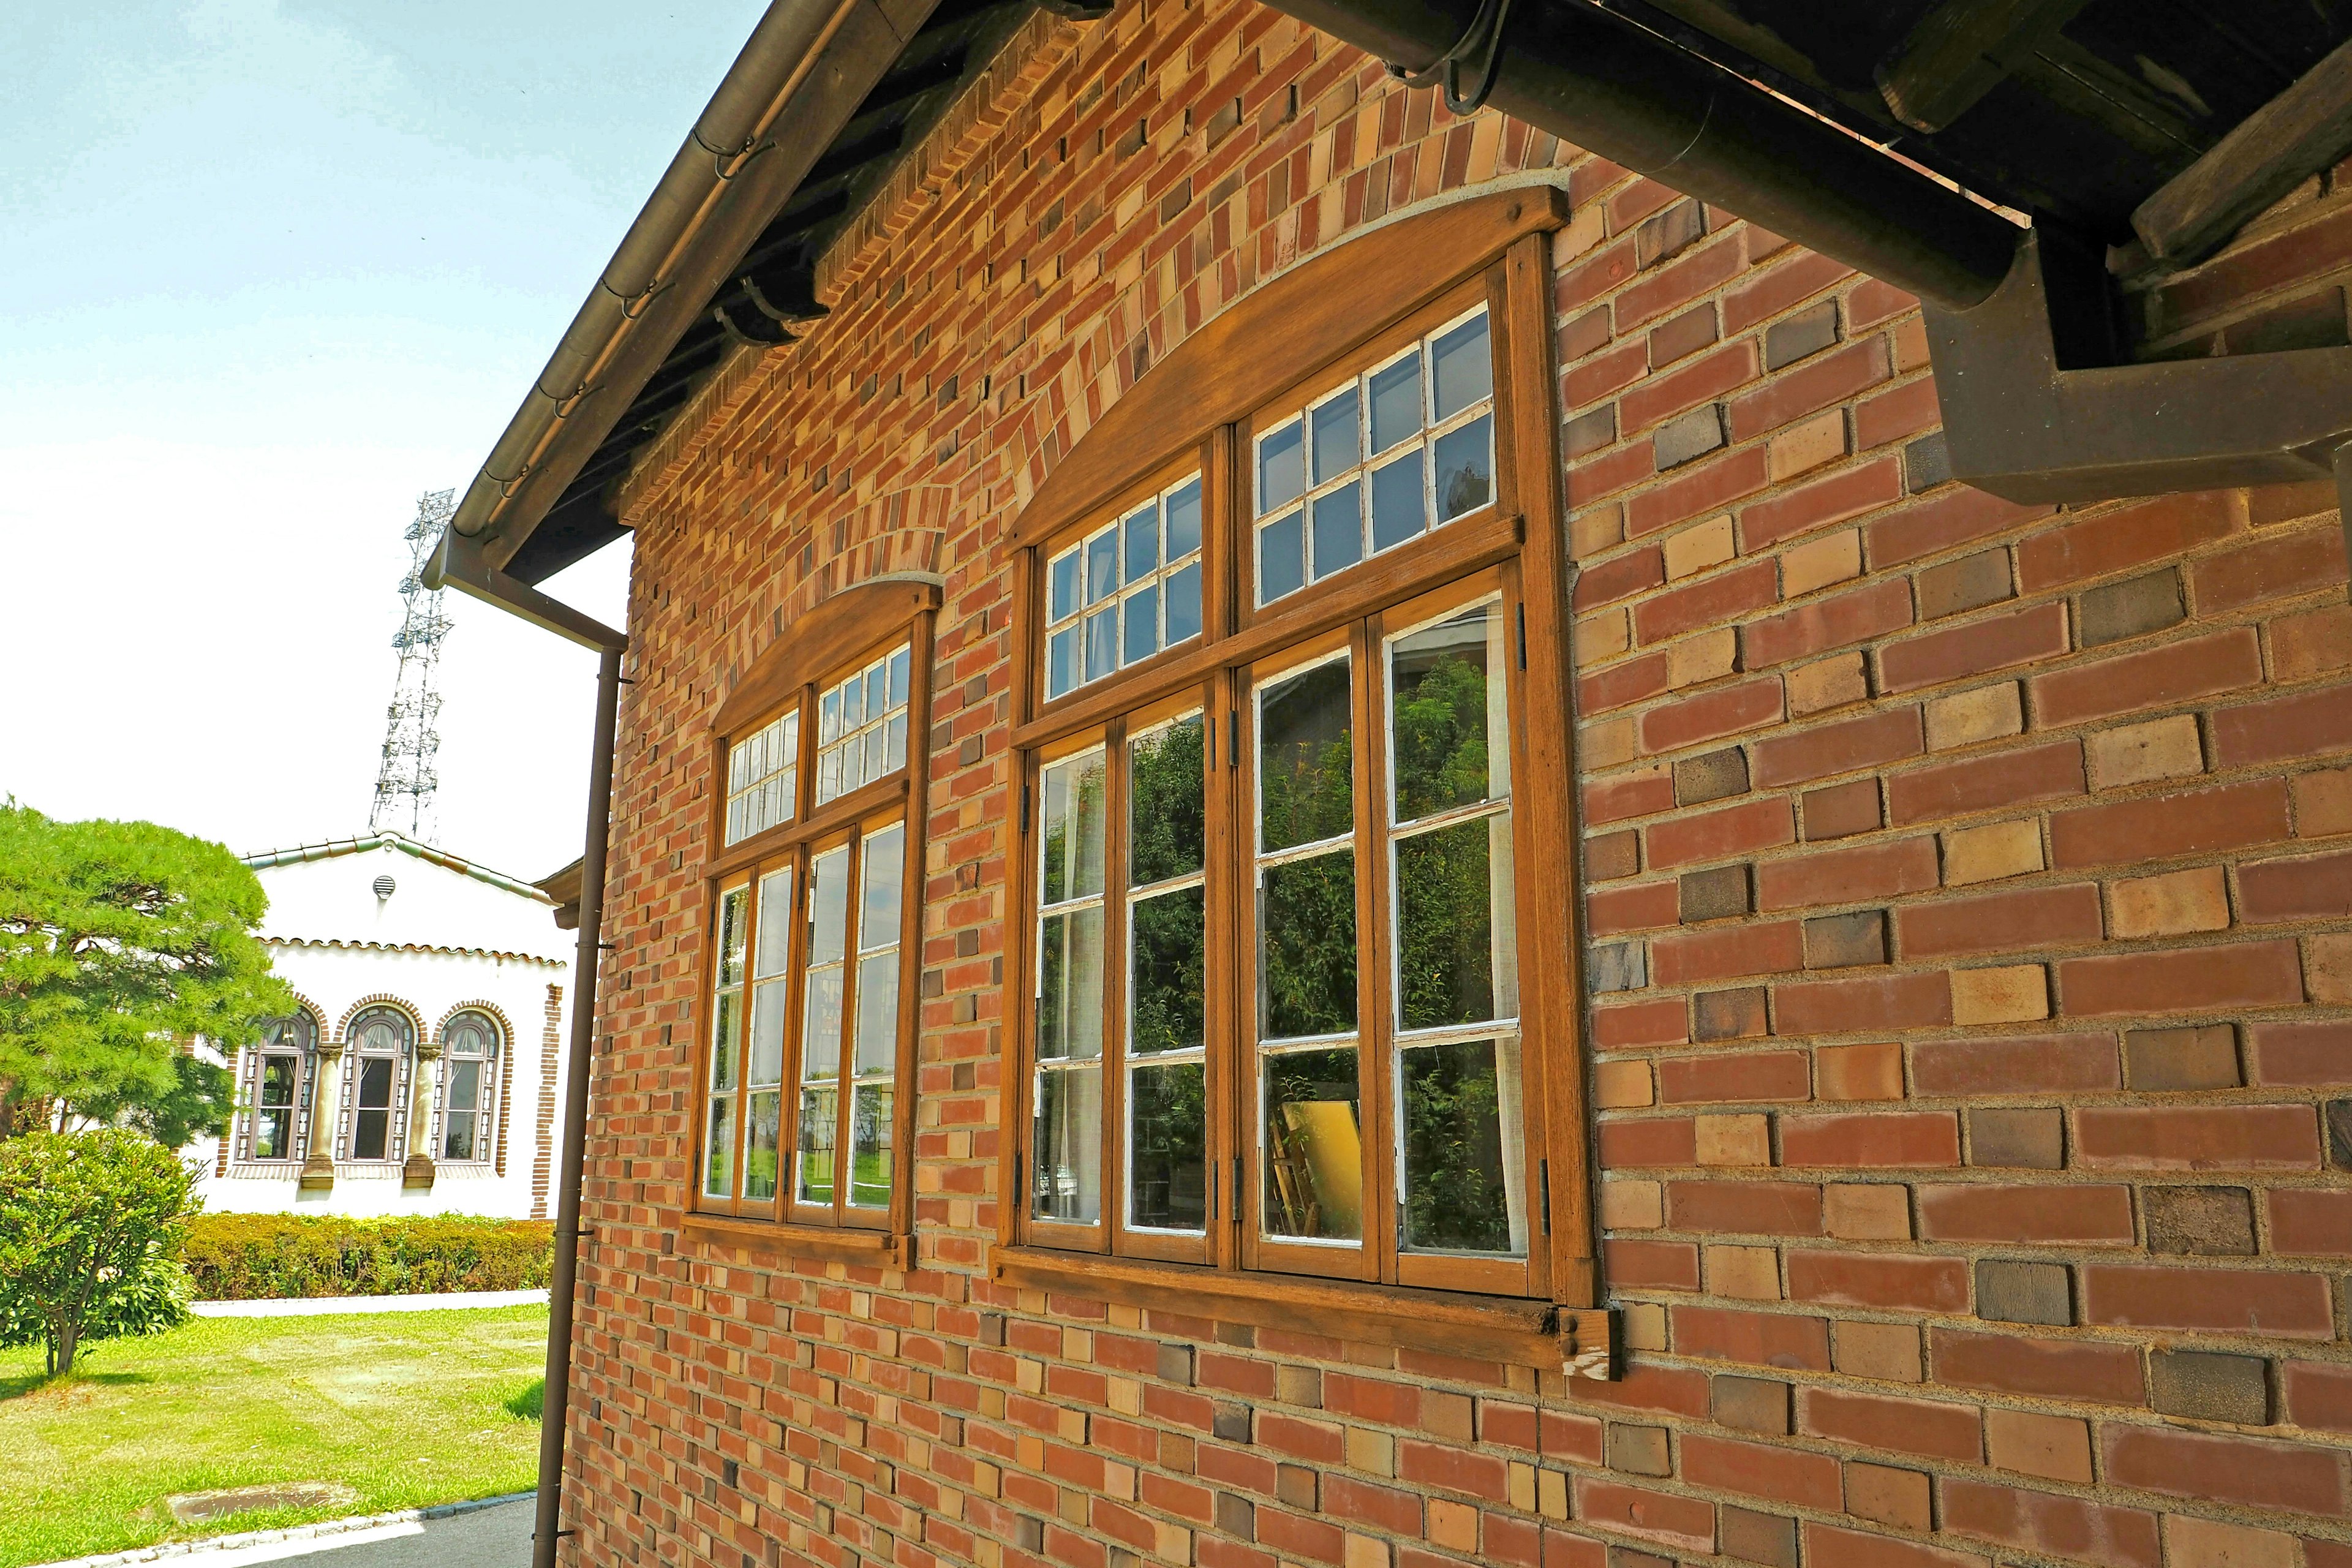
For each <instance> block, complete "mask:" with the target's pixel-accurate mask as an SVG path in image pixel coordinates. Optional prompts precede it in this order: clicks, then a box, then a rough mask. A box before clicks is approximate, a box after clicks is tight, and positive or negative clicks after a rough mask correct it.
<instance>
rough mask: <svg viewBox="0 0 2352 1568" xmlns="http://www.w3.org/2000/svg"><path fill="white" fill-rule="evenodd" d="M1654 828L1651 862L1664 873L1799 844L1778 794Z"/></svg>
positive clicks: (1790, 815) (1785, 803) (1793, 822)
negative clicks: (1777, 796)
mask: <svg viewBox="0 0 2352 1568" xmlns="http://www.w3.org/2000/svg"><path fill="white" fill-rule="evenodd" d="M1588 820H1590V818H1589V817H1588ZM1649 832H1650V842H1649V850H1650V856H1649V858H1650V865H1651V868H1653V869H1654V870H1660V871H1670V870H1675V869H1677V868H1681V867H1684V866H1691V865H1696V864H1698V863H1700V862H1702V861H1706V860H1728V859H1732V858H1737V857H1738V856H1742V855H1751V854H1753V853H1755V852H1756V851H1757V850H1759V849H1775V848H1778V847H1780V846H1781V845H1783V844H1792V843H1794V842H1796V837H1797V831H1796V820H1795V816H1794V814H1793V813H1792V812H1791V811H1790V807H1789V802H1788V801H1787V800H1786V799H1778V798H1776V799H1770V800H1758V801H1747V802H1742V803H1741V804H1740V805H1732V806H1725V807H1722V808H1720V809H1718V810H1716V811H1709V812H1701V813H1699V814H1698V815H1696V816H1685V817H1680V818H1677V819H1676V820H1675V821H1672V822H1661V823H1659V824H1657V825H1656V826H1653V827H1652V828H1651V829H1650V830H1649Z"/></svg>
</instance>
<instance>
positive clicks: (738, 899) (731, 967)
mask: <svg viewBox="0 0 2352 1568" xmlns="http://www.w3.org/2000/svg"><path fill="white" fill-rule="evenodd" d="M750 900H751V889H749V888H730V889H727V890H726V891H725V892H723V893H721V894H719V984H721V985H733V984H738V983H739V982H740V981H741V980H742V978H743V939H744V937H745V935H746V934H747V933H746V932H745V931H744V930H743V916H744V913H745V910H746V906H747V905H748V904H749V902H750Z"/></svg>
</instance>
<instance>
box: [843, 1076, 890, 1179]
mask: <svg viewBox="0 0 2352 1568" xmlns="http://www.w3.org/2000/svg"><path fill="white" fill-rule="evenodd" d="M855 1094H856V1098H854V1099H853V1100H851V1101H850V1102H849V1107H850V1109H849V1142H850V1171H849V1201H850V1203H851V1204H852V1205H855V1206H856V1207H858V1208H867V1209H878V1208H887V1207H889V1206H890V1174H891V1167H892V1165H893V1164H894V1163H895V1162H894V1161H893V1160H892V1159H891V1157H890V1150H891V1142H892V1141H891V1131H892V1128H891V1120H890V1119H891V1107H892V1100H893V1096H892V1094H891V1091H890V1086H889V1085H887V1084H868V1085H866V1087H865V1088H863V1089H857V1090H856V1091H855Z"/></svg>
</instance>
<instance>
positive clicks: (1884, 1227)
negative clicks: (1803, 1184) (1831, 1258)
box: [1822, 1182, 1911, 1241]
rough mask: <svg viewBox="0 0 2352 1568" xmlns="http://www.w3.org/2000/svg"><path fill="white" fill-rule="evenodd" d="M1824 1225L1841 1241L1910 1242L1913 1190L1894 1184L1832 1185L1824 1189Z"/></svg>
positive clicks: (1849, 1183)
mask: <svg viewBox="0 0 2352 1568" xmlns="http://www.w3.org/2000/svg"><path fill="white" fill-rule="evenodd" d="M1822 1227H1823V1228H1824V1229H1826V1230H1827V1231H1828V1232H1829V1233H1830V1234H1831V1235H1832V1236H1834V1237H1837V1238H1838V1239H1839V1240H1841V1241H1908V1240H1910V1239H1911V1204H1910V1194H1909V1191H1908V1189H1906V1188H1905V1187H1902V1186H1898V1185H1896V1184H1894V1183H1891V1182H1890V1183H1879V1182H1832V1183H1831V1184H1829V1185H1827V1186H1825V1187H1823V1188H1822Z"/></svg>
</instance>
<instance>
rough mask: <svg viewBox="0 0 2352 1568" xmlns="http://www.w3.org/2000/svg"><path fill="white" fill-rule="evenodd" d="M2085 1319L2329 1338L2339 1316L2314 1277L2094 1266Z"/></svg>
mask: <svg viewBox="0 0 2352 1568" xmlns="http://www.w3.org/2000/svg"><path fill="white" fill-rule="evenodd" d="M2082 1288H2083V1321H2084V1322H2085V1323H2105V1324H2115V1325H2120V1326H2124V1327H2130V1328H2147V1329H2179V1330H2194V1331H2205V1332H2209V1333H2242V1334H2256V1333H2258V1334H2263V1335H2268V1336H2275V1337H2283V1338H2290V1339H2321V1340H2324V1339H2326V1338H2327V1337H2329V1335H2331V1334H2332V1333H2334V1332H2335V1325H2336V1314H2335V1310H2334V1308H2333V1306H2332V1305H2331V1304H2330V1302H2329V1300H2328V1293H2327V1281H2326V1279H2324V1278H2322V1277H2321V1276H2319V1275H2316V1274H2282V1273H2274V1272H2267V1271H2259V1272H2258V1271H2255V1270H2251V1269H2242V1268H2168V1267H2165V1266H2163V1265H2137V1264H2121V1263H2089V1264H2085V1265H2084V1267H2083V1287H2082Z"/></svg>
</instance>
